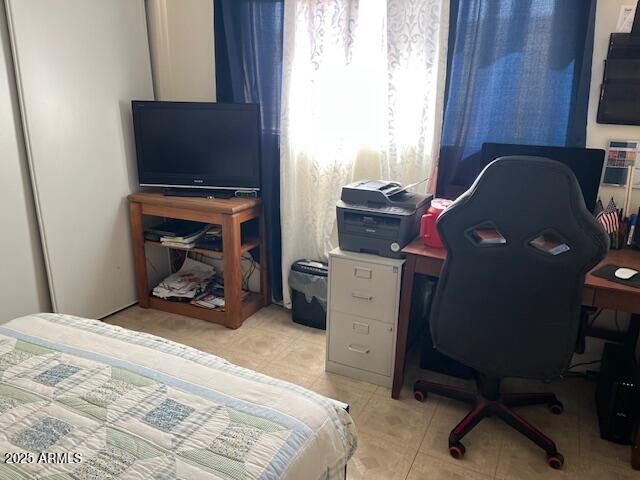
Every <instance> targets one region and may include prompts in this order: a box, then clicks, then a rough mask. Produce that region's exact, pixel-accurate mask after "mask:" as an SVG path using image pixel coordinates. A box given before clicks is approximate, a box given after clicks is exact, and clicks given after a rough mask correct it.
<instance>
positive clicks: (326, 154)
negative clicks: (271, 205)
mask: <svg viewBox="0 0 640 480" xmlns="http://www.w3.org/2000/svg"><path fill="white" fill-rule="evenodd" d="M448 18H449V7H448V0H287V1H285V14H284V45H283V56H284V59H283V79H282V118H281V142H280V150H281V173H280V175H281V222H282V273H283V285H287V277H288V274H289V270H290V267H291V264H292V263H293V262H294V261H296V260H297V259H299V258H312V259H326V258H327V253H328V252H329V251H330V250H331V249H332V248H334V247H335V246H337V241H336V232H335V219H336V211H335V206H336V202H337V201H338V199H339V197H340V189H341V187H342V186H343V185H345V184H347V183H349V182H351V181H354V180H357V179H361V178H371V179H393V180H397V181H400V182H402V183H404V184H407V183H412V182H415V181H418V180H421V179H423V178H425V177H427V176H429V175H430V173H431V172H432V170H433V169H434V165H433V163H434V158H436V154H437V149H438V147H439V144H438V140H439V138H440V129H441V121H442V107H443V100H444V73H445V72H444V70H445V66H446V45H447V34H448V27H447V25H448ZM423 188H424V187H423ZM284 303H285V305H287V306H289V305H290V298H289V291H288V289H287V288H284Z"/></svg>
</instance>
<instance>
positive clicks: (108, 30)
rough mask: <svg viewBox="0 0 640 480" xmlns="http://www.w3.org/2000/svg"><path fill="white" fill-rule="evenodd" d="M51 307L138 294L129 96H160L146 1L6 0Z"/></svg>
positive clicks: (122, 302) (105, 305)
mask: <svg viewBox="0 0 640 480" xmlns="http://www.w3.org/2000/svg"><path fill="white" fill-rule="evenodd" d="M6 6H7V14H8V18H9V27H10V33H11V41H12V46H13V53H14V62H15V70H16V77H17V82H18V88H19V94H20V100H21V108H22V118H23V123H24V132H25V137H26V145H27V153H28V157H29V162H30V166H31V172H32V181H33V187H34V194H35V199H36V206H37V211H38V219H39V222H40V227H41V232H42V242H43V246H44V253H45V262H46V266H47V272H48V276H49V287H50V290H51V297H52V303H53V309H54V311H56V312H61V313H70V314H75V315H81V316H86V317H93V318H100V317H103V316H106V315H108V314H109V313H112V312H114V311H116V310H119V309H121V308H123V307H125V306H127V305H130V304H132V303H133V302H135V298H136V295H135V284H134V278H133V259H132V253H131V242H130V237H129V223H128V213H127V202H126V196H127V194H128V193H130V192H131V191H132V190H133V189H134V188H135V179H136V173H135V148H134V141H133V127H132V123H131V107H130V101H131V100H132V99H147V100H151V99H153V87H152V80H151V66H150V59H149V43H148V38H147V27H146V17H145V9H144V0H55V1H52V0H6Z"/></svg>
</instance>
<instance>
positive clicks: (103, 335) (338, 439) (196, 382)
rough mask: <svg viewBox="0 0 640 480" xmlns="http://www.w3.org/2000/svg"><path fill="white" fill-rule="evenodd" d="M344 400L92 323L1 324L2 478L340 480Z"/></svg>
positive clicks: (347, 428) (346, 441)
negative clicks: (342, 402)
mask: <svg viewBox="0 0 640 480" xmlns="http://www.w3.org/2000/svg"><path fill="white" fill-rule="evenodd" d="M344 407H345V405H343V404H340V403H338V402H336V401H334V400H330V399H328V398H325V397H323V396H320V395H317V394H315V393H313V392H310V391H308V390H305V389H303V388H301V387H298V386H296V385H292V384H289V383H287V382H282V381H279V380H276V379H273V378H270V377H268V376H265V375H262V374H259V373H256V372H253V371H251V370H247V369H244V368H241V367H238V366H236V365H233V364H231V363H229V362H227V361H226V360H224V359H221V358H219V357H216V356H214V355H210V354H207V353H204V352H201V351H199V350H196V349H193V348H190V347H187V346H184V345H180V344H178V343H174V342H171V341H168V340H165V339H162V338H159V337H155V336H153V335H148V334H144V333H140V332H133V331H130V330H126V329H123V328H120V327H116V326H112V325H108V324H104V323H102V322H98V321H94V320H87V319H82V318H77V317H71V316H67V315H56V314H39V315H33V316H28V317H22V318H19V319H16V320H12V321H11V322H9V323H6V324H4V325H1V326H0V479H11V480H18V479H27V478H42V479H50V480H67V479H68V480H71V479H85V478H87V479H89V478H90V479H116V478H117V479H147V478H153V479H159V480H160V479H190V480H197V479H205V478H206V479H211V478H213V479H224V480H240V479H254V478H255V479H276V478H286V479H295V480H298V479H299V480H307V479H309V480H313V479H337V478H344V467H345V465H346V462H347V460H348V459H349V458H350V456H351V455H352V454H353V452H354V450H355V448H356V433H355V428H354V425H353V421H352V420H351V417H350V416H349V415H348V414H347V413H346V412H345V410H344Z"/></svg>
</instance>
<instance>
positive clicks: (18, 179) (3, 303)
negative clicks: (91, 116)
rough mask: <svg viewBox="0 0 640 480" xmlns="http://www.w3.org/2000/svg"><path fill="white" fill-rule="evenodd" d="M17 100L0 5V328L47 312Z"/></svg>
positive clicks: (45, 284)
mask: <svg viewBox="0 0 640 480" xmlns="http://www.w3.org/2000/svg"><path fill="white" fill-rule="evenodd" d="M17 98H18V96H17V94H16V86H15V78H14V74H13V64H12V60H11V47H10V44H9V34H8V31H7V19H6V16H5V11H4V7H3V6H2V5H0V265H1V267H0V323H3V322H5V321H7V320H10V319H12V318H15V317H19V316H22V315H27V314H29V313H36V312H42V311H49V310H50V309H51V304H50V301H49V290H48V288H47V279H46V274H45V268H44V261H43V258H42V248H41V246H40V236H39V233H38V226H37V222H36V216H35V207H34V204H33V195H32V191H31V183H30V179H29V170H28V166H27V158H26V154H25V150H24V139H23V137H22V124H21V120H20V109H19V106H18V101H17Z"/></svg>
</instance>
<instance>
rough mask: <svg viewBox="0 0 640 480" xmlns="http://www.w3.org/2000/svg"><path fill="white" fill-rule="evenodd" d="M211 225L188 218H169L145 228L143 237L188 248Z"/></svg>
mask: <svg viewBox="0 0 640 480" xmlns="http://www.w3.org/2000/svg"><path fill="white" fill-rule="evenodd" d="M210 228H211V225H209V224H207V223H201V222H191V221H189V220H169V221H167V222H164V223H161V224H160V225H156V226H155V227H152V228H148V229H147V230H145V233H144V235H145V239H146V240H151V241H154V242H160V243H162V245H164V246H165V247H169V248H180V249H183V250H189V249H191V248H193V247H195V246H196V242H197V241H198V239H199V238H200V237H202V236H204V234H205V233H206V232H207V230H209V229H210Z"/></svg>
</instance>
